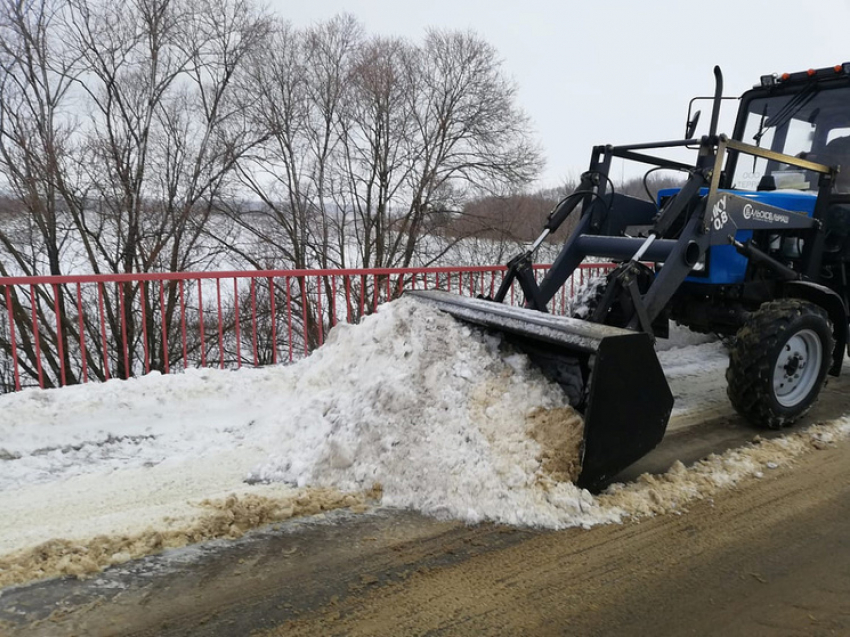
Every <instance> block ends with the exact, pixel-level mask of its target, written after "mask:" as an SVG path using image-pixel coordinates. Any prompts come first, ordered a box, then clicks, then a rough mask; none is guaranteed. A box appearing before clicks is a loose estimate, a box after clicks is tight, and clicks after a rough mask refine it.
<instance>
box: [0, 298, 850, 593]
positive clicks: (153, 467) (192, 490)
mask: <svg viewBox="0 0 850 637" xmlns="http://www.w3.org/2000/svg"><path fill="white" fill-rule="evenodd" d="M660 359H661V361H662V365H664V367H665V373H667V375H668V378H669V379H670V381H671V385H672V386H673V389H674V393H676V395H677V400H679V404H677V409H687V408H688V406H689V404H690V402H691V401H696V400H697V399H698V396H697V393H698V392H697V393H694V392H695V390H694V391H692V388H698V387H699V385H700V383H695V382H693V377H695V376H697V375H699V374H702V377H705V376H706V375H709V376H712V375H713V376H717V377H718V379H717V380H718V383H721V384H722V373H723V372H722V370H723V368H724V367H725V352H724V351H723V348H722V345H720V344H719V343H707V344H701V345H690V346H675V345H674V349H671V350H668V351H666V352H662V353H661V354H660ZM713 376H712V377H713ZM702 386H703V387H704V386H705V383H702ZM719 386H720V384H718V387H719ZM674 415H675V414H674ZM848 423H850V420H842V421H839V422H837V423H833V424H831V425H825V426H822V427H821V428H820V429H817V428H815V429H811V430H809V431H807V432H802V433H798V434H794V435H793V436H789V437H787V442H782V440H786V439H779V440H774V441H770V443H766V442H760V443H758V444H755V445H751V446H750V447H747V448H744V449H739V450H734V451H731V452H728V453H726V454H724V455H723V456H718V457H713V458H709V459H707V460H705V461H703V462H702V463H698V464H697V465H696V466H695V467H693V468H691V469H688V470H685V468H684V467H682V466H680V465H677V466H676V467H674V468H673V470H672V471H671V472H670V473H669V474H668V475H667V476H662V477H646V478H643V479H641V480H639V481H637V482H636V483H634V484H632V485H622V486H615V487H612V489H610V490H609V491H608V492H607V493H606V494H603V495H601V496H598V497H596V498H594V497H592V496H591V495H590V494H589V493H588V492H586V491H583V490H581V489H578V488H577V487H576V486H575V485H574V484H573V483H572V481H571V480H572V479H573V478H574V477H575V475H576V471H577V465H578V456H577V454H578V445H579V443H580V441H581V436H582V423H581V419H580V418H578V417H577V416H576V414H574V413H573V412H572V410H571V409H570V408H569V406H568V405H567V403H566V399H565V397H564V395H563V393H562V392H561V390H560V389H559V388H558V387H557V386H556V385H553V384H552V383H550V382H549V381H547V380H546V379H545V378H543V377H542V375H541V374H540V373H539V372H538V371H536V369H535V368H533V367H531V366H530V365H529V362H528V360H527V359H526V358H525V357H524V356H522V355H520V354H517V353H514V352H511V351H510V350H507V349H505V348H504V346H503V345H502V344H501V343H500V342H499V340H498V339H497V338H494V337H489V336H486V335H484V334H483V333H482V332H480V331H478V330H475V329H472V328H470V327H468V326H466V325H463V324H460V323H458V322H456V321H454V320H453V319H452V318H450V317H449V316H447V315H445V314H443V313H440V312H438V311H436V310H433V309H431V308H429V307H427V306H425V305H420V304H418V303H416V302H415V301H413V300H411V299H401V300H400V301H397V302H394V303H391V304H388V305H385V306H383V307H382V309H381V311H380V312H379V313H377V314H376V315H374V316H370V317H368V318H366V319H365V320H364V321H363V322H362V323H361V324H360V325H358V326H349V325H341V326H339V327H337V328H335V329H334V330H333V332H332V333H331V335H330V338H329V341H328V343H327V344H326V345H325V346H324V347H322V348H321V349H320V350H318V351H317V352H315V353H314V354H313V355H312V356H311V357H309V358H307V359H305V360H303V361H301V362H299V363H298V364H295V365H291V366H278V367H272V368H264V369H259V370H242V371H239V372H230V371H219V370H188V371H187V372H186V373H184V374H179V375H174V376H168V377H163V376H159V375H157V374H151V375H148V376H146V377H144V378H139V379H133V380H130V381H114V380H113V381H110V382H107V383H103V384H91V385H87V386H78V387H69V388H65V389H61V390H28V391H24V392H20V393H18V394H9V395H4V396H0V510H2V511H3V512H4V515H3V516H2V517H0V573H2V576H0V587H2V586H4V585H8V584H10V583H16V582H23V581H27V580H28V579H33V578H37V577H48V576H51V575H55V574H61V573H72V574H79V573H85V572H90V571H91V570H95V569H98V568H102V567H104V566H106V565H109V564H117V563H120V562H122V561H126V560H128V559H131V558H133V557H137V556H139V555H143V554H146V553H150V552H156V551H159V550H161V549H162V548H165V547H169V546H182V545H185V544H186V543H190V542H197V541H200V540H204V539H210V538H214V537H238V536H239V535H240V534H241V533H243V532H245V531H246V530H247V529H249V528H253V527H254V526H257V525H260V524H265V523H268V522H270V521H275V520H283V519H287V518H288V517H292V516H294V515H307V514H313V513H317V512H321V511H325V510H329V509H331V508H337V507H353V508H354V509H355V510H357V511H360V510H363V509H364V508H365V507H366V506H367V505H368V504H369V503H370V502H375V501H378V500H379V501H380V503H381V504H383V505H384V506H394V507H409V508H412V509H415V510H418V511H422V512H424V513H427V514H429V515H434V516H438V517H441V518H454V519H458V520H464V521H467V522H478V521H481V520H491V521H495V522H501V523H506V524H514V525H529V526H540V527H547V528H554V529H558V528H565V527H570V526H584V527H588V526H592V525H595V524H600V523H606V522H616V521H621V520H623V519H625V518H627V517H629V516H641V515H651V514H655V513H659V512H663V511H678V510H681V507H682V505H683V503H685V502H687V501H690V500H692V499H694V498H701V497H709V496H710V495H711V494H713V493H715V492H716V491H717V490H719V489H723V488H727V487H728V486H729V485H733V484H738V483H740V482H741V481H743V480H746V479H752V478H758V477H759V476H760V475H763V474H764V471H766V470H767V469H769V468H770V467H771V466H779V465H781V464H783V463H785V462H790V459H793V458H794V457H796V456H797V455H799V454H801V453H805V452H806V451H807V450H809V449H812V448H817V447H818V445H824V444H831V441H832V440H835V439H838V438H841V437H846V436H847V435H848V434H849V433H850V424H848Z"/></svg>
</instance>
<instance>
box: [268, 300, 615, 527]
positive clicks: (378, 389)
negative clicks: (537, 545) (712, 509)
mask: <svg viewBox="0 0 850 637" xmlns="http://www.w3.org/2000/svg"><path fill="white" fill-rule="evenodd" d="M500 347H501V344H500V342H499V340H498V339H497V338H494V337H488V336H485V335H484V334H483V333H481V332H480V331H478V330H474V329H471V328H469V327H467V326H464V325H462V324H460V323H458V322H457V321H455V320H454V319H452V318H451V317H449V316H448V315H446V314H443V313H441V312H438V311H436V310H433V309H431V308H428V307H426V306H424V305H421V304H419V303H417V302H415V301H413V300H408V299H402V300H401V301H398V302H395V303H392V304H391V305H390V306H385V308H384V309H382V311H381V312H379V313H378V314H377V315H375V316H372V317H370V318H369V319H368V320H366V321H364V323H363V324H361V325H359V326H356V327H355V326H350V325H342V326H339V327H337V328H336V329H335V330H334V332H333V333H332V335H331V339H330V340H329V342H328V343H327V344H326V345H325V346H324V347H323V348H322V349H321V350H319V351H318V352H317V353H316V354H314V355H313V356H312V357H311V358H310V359H309V360H308V361H306V362H305V363H304V364H300V365H299V366H298V367H299V370H298V371H299V374H298V377H297V379H295V380H296V382H295V385H294V386H293V387H292V388H291V389H290V390H289V396H291V400H294V401H298V400H300V404H299V406H298V409H297V414H298V416H297V417H298V419H299V421H300V428H299V429H298V431H300V432H302V433H301V435H299V436H295V437H293V436H292V435H291V433H292V432H293V431H294V428H293V427H292V426H290V425H288V424H286V423H285V419H282V420H281V423H280V424H281V425H282V426H281V430H280V435H279V436H278V437H277V440H276V441H275V442H274V443H273V444H274V446H275V452H274V455H273V457H272V458H271V459H270V460H269V462H267V463H265V464H264V465H262V466H261V467H259V468H258V469H257V470H256V471H255V472H254V474H253V475H252V479H253V480H257V481H283V482H287V483H291V484H294V485H297V486H304V485H316V486H334V487H336V488H339V489H341V490H362V489H368V488H369V487H371V486H372V485H373V484H376V483H377V484H379V485H380V486H381V487H382V489H383V500H382V502H383V504H385V505H387V506H396V507H411V508H415V509H418V510H420V511H423V512H425V513H428V514H431V515H437V516H440V517H452V518H460V519H464V520H468V521H470V522H476V521H479V520H483V519H489V520H494V521H498V522H505V523H508V524H528V525H543V526H549V527H554V528H559V527H564V526H573V525H576V524H584V525H586V524H593V523H598V522H602V521H606V520H610V519H611V515H610V514H608V513H606V512H603V511H601V510H600V509H599V508H598V507H596V506H594V505H593V501H592V498H591V497H590V494H589V493H587V492H585V491H582V490H580V489H578V488H577V487H575V486H574V485H573V484H572V483H570V482H563V481H558V480H556V479H553V477H552V476H553V474H556V475H557V477H561V478H563V477H573V478H574V477H575V473H576V470H577V467H578V463H577V457H578V447H579V444H580V443H581V435H582V433H581V422H580V420H579V419H577V418H575V417H573V416H570V413H569V412H570V411H571V410H569V405H568V403H567V400H566V396H565V395H564V393H563V392H562V391H561V389H560V388H559V387H558V386H557V385H555V384H553V383H550V382H549V381H547V380H546V379H544V378H543V376H542V375H541V374H540V373H539V372H538V371H537V370H536V368H533V367H531V366H530V364H529V362H528V359H527V358H526V357H524V356H522V355H519V354H516V353H509V352H503V351H501V350H500ZM547 423H548V425H547ZM553 425H554V426H555V427H557V428H558V429H559V430H560V432H561V440H567V441H571V444H570V446H571V447H572V448H571V450H566V449H564V448H560V449H554V448H553V447H552V446H551V445H549V444H547V441H552V440H554V438H555V436H547V435H546V433H545V431H546V430H547V429H551V427H552V426H553ZM571 434H572V435H571ZM541 442H543V444H541Z"/></svg>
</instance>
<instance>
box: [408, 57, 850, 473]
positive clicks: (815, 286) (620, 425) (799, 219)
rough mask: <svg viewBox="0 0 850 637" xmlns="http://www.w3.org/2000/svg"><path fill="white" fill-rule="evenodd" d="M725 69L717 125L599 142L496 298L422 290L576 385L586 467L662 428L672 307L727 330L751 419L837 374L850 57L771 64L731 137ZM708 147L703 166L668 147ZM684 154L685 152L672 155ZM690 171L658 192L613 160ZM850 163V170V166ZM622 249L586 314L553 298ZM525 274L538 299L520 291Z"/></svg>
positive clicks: (769, 419) (772, 424) (630, 452)
mask: <svg viewBox="0 0 850 637" xmlns="http://www.w3.org/2000/svg"><path fill="white" fill-rule="evenodd" d="M722 87H723V82H722V76H721V73H720V70H719V68H715V94H714V98H713V103H712V113H711V121H710V125H709V130H708V133H707V134H706V135H704V136H702V137H700V138H695V137H694V136H693V132H694V130H695V128H696V125H697V120H698V115H699V113H697V115H696V116H695V117H693V118H690V117H689V121H688V123H687V132H686V134H685V139H682V140H675V141H667V142H656V143H645V144H635V145H628V146H597V147H595V148H594V149H593V152H592V155H591V160H590V168H589V170H588V171H587V172H586V173H584V175H582V178H581V182H580V185H579V187H578V188H577V189H576V191H575V192H573V193H572V194H571V195H569V196H567V197H566V198H565V199H564V200H562V201H561V202H560V203H559V204H558V206H556V208H555V209H554V210H553V211H552V213H551V214H550V215H549V218H548V221H547V224H546V226H545V229H544V231H543V233H542V234H541V235H540V237H539V238H538V239H537V241H536V242H535V243H534V244H533V245H532V247H531V248H530V249H529V250H528V251H527V252H524V253H523V254H520V255H518V256H517V257H516V258H514V259H513V260H511V262H510V263H509V264H508V270H507V273H506V277H505V279H504V281H503V283H502V285H501V286H500V289H499V291H498V293H497V294H496V295H495V296H494V297H493V298H487V299H484V298H478V299H470V298H462V297H458V296H454V295H451V294H447V293H443V292H438V291H429V292H418V293H416V294H417V295H418V296H419V297H420V298H422V299H424V300H426V301H428V302H430V303H432V304H434V305H436V306H437V307H439V308H440V309H442V310H444V311H447V312H449V313H450V314H452V315H454V316H456V317H457V318H460V319H462V320H464V321H467V322H470V323H473V324H476V325H479V326H482V327H485V328H488V329H492V330H497V331H500V332H502V333H503V334H504V335H505V337H506V338H507V339H508V340H509V341H511V342H512V343H513V344H514V345H515V346H517V347H519V348H520V349H522V350H523V351H525V352H526V353H527V354H528V355H529V356H530V358H531V359H532V360H533V361H535V362H536V363H537V364H538V365H539V366H540V368H541V369H542V370H543V371H544V373H546V374H547V375H548V376H549V377H550V378H552V379H553V380H555V381H556V382H558V383H560V384H561V386H562V387H563V388H564V391H565V392H566V393H567V395H568V396H569V399H570V403H571V404H572V405H573V406H574V407H575V408H576V409H578V410H579V411H580V412H581V413H582V414H583V415H584V421H585V431H584V443H583V448H582V471H581V475H580V478H579V481H578V483H579V484H580V485H582V486H586V487H588V488H596V487H599V486H601V485H604V484H605V483H606V482H607V481H609V480H610V479H611V478H612V477H613V476H614V475H615V474H616V473H618V472H619V471H620V470H622V469H623V468H625V467H626V466H628V465H629V464H631V463H632V462H634V461H635V460H637V459H638V458H640V457H642V456H643V455H645V454H646V453H647V452H649V451H650V450H651V449H653V448H654V447H655V446H656V445H657V444H658V443H659V442H660V441H661V439H662V437H663V435H664V432H665V429H666V426H667V421H668V420H669V417H670V413H671V410H672V406H673V396H672V394H671V392H670V389H669V387H668V385H667V382H666V379H665V378H664V375H663V372H662V370H661V367H660V364H659V363H658V359H657V357H656V355H655V351H654V345H653V344H654V340H655V338H656V337H666V336H667V335H668V326H669V324H670V321H675V322H677V323H678V324H681V325H685V326H687V327H689V328H690V329H692V330H694V331H697V332H704V333H713V334H718V335H721V336H723V337H728V340H729V343H730V357H729V367H728V370H727V373H726V377H727V380H728V396H729V399H730V401H731V403H732V405H733V406H734V407H735V409H736V410H737V411H738V412H739V413H740V414H742V415H743V416H744V417H746V418H747V419H748V420H749V421H751V422H753V423H756V424H758V425H760V426H764V427H768V428H780V427H784V426H787V425H790V424H792V423H793V422H795V421H796V420H798V419H799V418H800V417H801V416H802V415H803V414H805V413H806V411H807V410H808V409H809V408H810V407H811V406H812V404H813V403H814V402H815V401H816V400H817V397H818V394H819V392H820V390H821V388H822V387H823V385H824V383H825V380H826V376H827V374H831V375H834V376H837V375H838V374H839V372H840V370H841V365H842V362H843V359H844V350H845V348H846V347H847V332H848V316H847V311H848V310H847V308H848V295H850V284H848V280H850V273H848V262H850V63H846V64H842V65H837V66H835V67H828V68H822V69H811V70H808V71H803V72H799V73H791V74H785V75H782V76H776V75H767V76H764V77H762V78H761V81H760V82H759V84H758V85H756V86H755V87H754V88H752V89H751V90H749V91H747V92H746V93H744V94H743V95H742V96H741V98H740V106H739V109H738V115H737V120H736V123H735V127H734V131H733V134H732V136H731V137H727V136H726V135H722V134H718V132H717V126H718V120H719V113H720V106H721V100H722V99H723V98H722ZM671 148H691V149H693V150H694V151H695V153H696V161H695V162H694V163H693V164H687V163H683V162H680V161H674V160H671V159H669V158H663V157H660V156H657V155H655V154H652V153H653V152H656V153H657V152H658V151H659V150H660V149H671ZM668 154H669V153H668ZM615 158H620V159H622V160H625V161H630V162H639V163H642V164H645V165H648V166H649V167H650V168H649V170H648V172H651V171H655V170H661V169H664V170H676V171H681V173H682V174H683V177H684V178H685V179H684V183H683V185H682V186H681V187H680V188H674V189H666V190H662V191H661V192H659V194H658V198H657V200H656V201H649V200H645V199H639V198H636V197H631V196H627V195H625V194H621V193H618V192H616V191H615V188H614V185H613V182H612V180H611V178H610V176H609V175H610V172H611V165H612V160H614V159H615ZM842 168H844V170H842ZM573 213H580V219H579V221H578V225H577V227H576V229H575V230H574V232H573V233H572V234H571V235H570V236H569V238H568V239H567V241H566V243H565V245H564V246H563V249H562V250H561V252H560V254H559V256H558V257H557V259H556V260H555V262H554V263H553V264H552V267H551V268H550V269H549V270H548V272H547V273H546V275H545V277H544V278H543V280H542V281H541V282H539V283H538V282H537V281H536V279H535V277H534V273H533V271H532V260H533V257H534V253H535V252H536V250H537V248H538V247H539V246H540V245H541V243H542V242H543V241H544V240H545V239H546V238H547V237H548V236H549V234H551V233H552V232H554V231H555V230H557V229H558V227H560V226H561V224H562V223H563V222H564V221H565V220H566V219H567V218H568V217H569V216H570V215H572V214H573ZM589 258H596V259H600V258H601V259H606V260H612V261H615V262H617V263H618V266H617V267H616V269H614V270H612V271H611V273H610V274H609V275H608V276H607V279H606V280H605V281H604V282H602V284H601V285H599V287H598V289H597V290H596V291H595V294H593V295H592V297H591V298H592V301H591V307H590V308H589V312H588V313H587V314H586V315H585V316H584V317H583V318H582V319H581V320H579V319H574V318H567V317H555V316H553V315H551V314H549V313H547V305H548V304H549V303H550V302H551V301H552V299H553V298H554V297H555V295H556V294H557V293H558V291H559V290H560V289H561V288H562V286H563V285H564V284H565V283H566V282H567V281H568V280H569V278H570V276H571V275H572V274H573V272H574V271H575V269H576V268H577V267H578V266H579V265H580V264H581V263H582V262H583V261H585V260H586V259H589ZM514 283H518V284H519V285H520V286H521V288H522V291H523V293H524V297H525V303H524V307H521V308H517V307H510V306H508V305H505V304H504V300H505V298H506V296H507V295H508V293H509V290H510V288H511V286H512V285H513V284H514Z"/></svg>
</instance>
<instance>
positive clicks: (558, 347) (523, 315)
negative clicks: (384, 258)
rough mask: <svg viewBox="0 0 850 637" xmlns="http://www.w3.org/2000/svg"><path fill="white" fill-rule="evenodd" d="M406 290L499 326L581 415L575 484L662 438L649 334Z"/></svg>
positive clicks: (661, 399) (658, 381) (602, 478)
mask: <svg viewBox="0 0 850 637" xmlns="http://www.w3.org/2000/svg"><path fill="white" fill-rule="evenodd" d="M406 295H408V296H413V297H415V298H417V299H419V300H421V301H424V302H426V303H429V304H431V305H433V306H435V307H436V308H437V309H440V310H442V311H444V312H446V313H448V314H450V315H452V316H454V317H455V318H458V319H460V320H463V321H465V322H467V323H472V324H474V325H478V326H481V327H484V328H488V329H491V330H495V331H498V332H501V333H503V334H504V336H505V338H506V339H507V340H508V341H509V342H510V343H511V344H513V345H514V346H515V347H517V348H518V349H519V350H521V351H522V352H524V353H525V354H527V355H528V357H529V358H530V359H531V361H532V362H534V363H535V364H536V365H537V366H538V367H540V369H541V370H542V371H543V373H544V374H545V375H546V376H547V377H549V378H550V379H552V380H553V381H555V382H557V383H559V384H560V385H561V386H562V387H563V389H564V391H565V392H566V393H567V396H568V397H569V400H570V404H571V405H572V406H573V407H574V408H575V409H576V410H577V411H579V412H580V413H581V414H582V416H583V417H584V443H583V445H582V452H581V453H582V459H581V473H580V475H579V478H578V480H577V484H578V486H580V487H584V488H587V489H591V490H596V489H599V488H600V487H602V486H604V485H605V484H606V483H608V482H609V481H610V480H611V478H613V477H614V476H615V475H616V474H617V473H619V472H620V471H622V470H623V469H625V468H626V467H628V466H629V465H630V464H632V463H633V462H635V461H637V460H639V459H640V458H642V457H643V456H645V455H646V454H647V453H649V452H650V451H652V450H653V449H654V448H655V447H656V446H657V445H658V443H659V442H661V439H662V438H663V437H664V432H665V430H666V429H667V421H668V420H669V419H670V412H671V411H672V409H673V394H672V392H671V391H670V387H669V385H668V384H667V379H666V378H665V377H664V372H663V371H662V369H661V364H660V363H659V362H658V357H657V356H656V355H655V349H654V347H653V344H652V339H651V338H650V336H649V335H648V334H645V333H642V332H634V331H631V330H626V329H621V328H617V327H610V326H607V325H597V324H595V323H589V322H587V321H582V320H579V319H572V318H566V317H561V316H553V315H551V314H546V313H543V312H538V311H536V310H529V309H526V308H519V307H512V306H509V305H503V304H501V303H495V302H493V301H488V300H484V299H475V298H468V297H462V296H458V295H456V294H450V293H448V292H443V291H440V290H416V291H411V292H407V293H406Z"/></svg>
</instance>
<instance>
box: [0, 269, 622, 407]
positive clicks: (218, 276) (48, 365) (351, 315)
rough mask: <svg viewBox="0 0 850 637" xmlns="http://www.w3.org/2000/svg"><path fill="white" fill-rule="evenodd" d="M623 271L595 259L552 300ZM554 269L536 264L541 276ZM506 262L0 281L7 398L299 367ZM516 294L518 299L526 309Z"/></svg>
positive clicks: (496, 277) (2, 382)
mask: <svg viewBox="0 0 850 637" xmlns="http://www.w3.org/2000/svg"><path fill="white" fill-rule="evenodd" d="M612 267H614V265H613V264H607V263H600V264H583V265H582V266H581V267H580V268H579V269H578V270H577V271H576V273H575V274H574V276H573V278H572V279H571V281H570V282H569V283H568V284H567V285H565V286H564V287H563V289H562V290H561V291H560V292H559V294H558V295H557V296H556V297H555V298H554V299H553V300H552V303H551V304H550V311H552V312H553V313H561V314H563V313H565V312H567V311H568V310H569V307H570V299H571V297H572V296H573V294H574V293H575V290H576V288H577V286H580V285H582V284H583V283H584V282H585V281H586V280H588V279H589V278H591V277H595V276H598V275H601V274H604V273H605V272H607V271H608V270H610V269H611V268H612ZM546 269H548V266H545V265H539V266H535V270H536V272H537V273H538V276H539V275H541V274H542V272H543V271H545V270H546ZM504 272H505V267H504V266H481V267H463V268H409V269H351V270H261V271H260V270H257V271H238V272H182V273H168V274H106V275H83V276H42V277H6V278H0V309H2V311H0V391H13V390H20V389H22V388H24V387H31V386H37V387H42V388H44V387H57V386H65V385H72V384H78V383H87V382H89V381H93V380H99V381H106V380H109V379H111V378H129V377H131V376H135V375H139V374H146V373H150V372H151V371H159V372H161V373H164V374H168V373H172V372H174V371H175V370H180V369H186V368H189V367H210V366H215V367H219V368H222V369H224V368H239V367H242V366H243V365H252V366H260V365H267V364H276V363H282V362H293V361H295V360H297V359H298V358H301V357H303V356H306V355H309V353H310V352H311V351H313V350H314V349H315V348H316V347H319V346H320V345H322V343H324V341H325V338H326V336H327V333H328V331H329V330H330V329H332V328H333V326H334V325H336V324H337V323H339V322H346V323H356V322H357V321H359V320H360V319H361V318H362V317H363V316H365V315H368V314H371V313H372V312H374V311H376V310H377V309H378V307H379V305H380V304H381V303H384V302H386V301H388V300H392V299H394V298H397V297H398V296H400V295H401V293H402V292H403V291H404V290H410V289H429V288H437V289H444V290H448V291H451V292H455V293H458V294H462V295H469V296H475V295H478V294H481V295H491V294H493V293H494V292H495V290H496V289H497V288H498V286H499V284H500V283H501V280H502V278H503V276H504ZM520 297H521V293H520V292H519V291H518V290H511V294H510V297H509V301H510V302H511V303H513V304H516V303H518V302H520Z"/></svg>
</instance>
